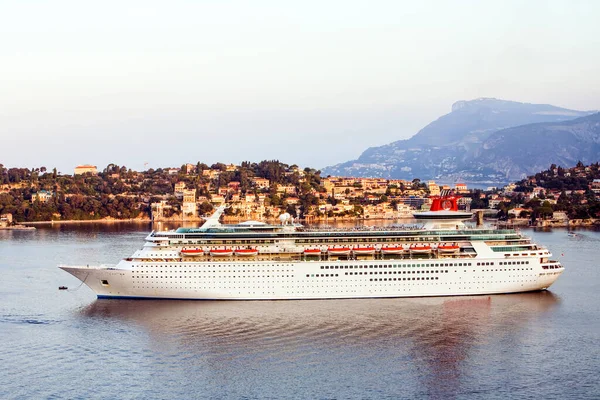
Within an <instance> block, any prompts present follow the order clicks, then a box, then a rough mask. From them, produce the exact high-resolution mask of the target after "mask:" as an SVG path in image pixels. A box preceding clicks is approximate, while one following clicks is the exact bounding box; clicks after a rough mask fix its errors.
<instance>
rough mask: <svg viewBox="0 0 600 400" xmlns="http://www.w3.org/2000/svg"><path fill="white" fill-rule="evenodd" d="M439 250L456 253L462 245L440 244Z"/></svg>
mask: <svg viewBox="0 0 600 400" xmlns="http://www.w3.org/2000/svg"><path fill="white" fill-rule="evenodd" d="M437 249H438V251H439V252H440V253H454V252H457V251H458V250H460V246H459V245H457V244H447V243H444V244H440V245H438V247H437Z"/></svg>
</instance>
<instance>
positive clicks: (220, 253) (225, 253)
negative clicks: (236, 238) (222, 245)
mask: <svg viewBox="0 0 600 400" xmlns="http://www.w3.org/2000/svg"><path fill="white" fill-rule="evenodd" d="M209 253H210V255H211V256H213V257H229V256H231V255H233V250H232V249H211V250H210V252H209Z"/></svg>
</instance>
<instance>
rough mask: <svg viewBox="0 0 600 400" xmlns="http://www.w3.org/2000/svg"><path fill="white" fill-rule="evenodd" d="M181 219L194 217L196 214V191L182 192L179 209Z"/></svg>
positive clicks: (187, 190) (186, 190) (185, 190)
mask: <svg viewBox="0 0 600 400" xmlns="http://www.w3.org/2000/svg"><path fill="white" fill-rule="evenodd" d="M181 212H182V213H183V217H184V218H185V217H195V216H196V214H197V206H196V189H184V190H183V205H182V207H181Z"/></svg>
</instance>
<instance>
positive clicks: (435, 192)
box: [427, 181, 440, 196]
mask: <svg viewBox="0 0 600 400" xmlns="http://www.w3.org/2000/svg"><path fill="white" fill-rule="evenodd" d="M427 189H428V190H429V194H430V195H431V196H439V195H440V187H439V186H438V185H437V184H436V183H435V181H427Z"/></svg>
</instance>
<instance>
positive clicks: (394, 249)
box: [381, 246, 404, 254]
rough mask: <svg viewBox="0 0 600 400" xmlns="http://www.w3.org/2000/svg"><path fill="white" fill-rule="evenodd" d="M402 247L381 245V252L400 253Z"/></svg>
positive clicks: (402, 249) (402, 250)
mask: <svg viewBox="0 0 600 400" xmlns="http://www.w3.org/2000/svg"><path fill="white" fill-rule="evenodd" d="M403 252H404V248H403V247H402V246H383V247H382V248H381V253H382V254H402V253H403Z"/></svg>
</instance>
